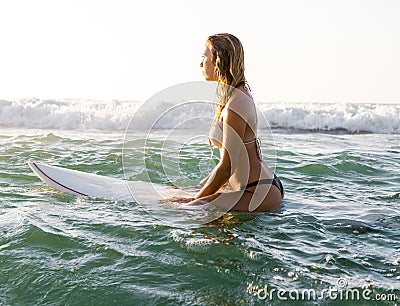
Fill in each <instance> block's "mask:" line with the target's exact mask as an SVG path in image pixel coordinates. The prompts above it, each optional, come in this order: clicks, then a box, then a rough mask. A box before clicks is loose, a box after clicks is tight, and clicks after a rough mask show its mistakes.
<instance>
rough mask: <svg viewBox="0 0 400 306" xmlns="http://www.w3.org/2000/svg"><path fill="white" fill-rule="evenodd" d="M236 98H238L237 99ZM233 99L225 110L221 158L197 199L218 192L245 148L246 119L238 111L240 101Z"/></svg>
mask: <svg viewBox="0 0 400 306" xmlns="http://www.w3.org/2000/svg"><path fill="white" fill-rule="evenodd" d="M235 100H236V99H235ZM235 100H231V101H230V102H229V103H228V104H227V105H226V111H225V112H223V114H222V116H223V137H222V147H221V150H220V152H221V159H220V161H219V163H218V164H217V165H216V166H215V168H214V169H213V170H212V172H211V173H210V175H209V176H208V177H207V180H206V182H205V184H204V186H203V187H202V188H201V190H200V191H199V192H198V193H197V194H196V196H195V199H198V198H201V197H204V196H207V195H211V194H214V193H216V192H217V191H218V190H219V189H220V188H221V187H222V186H223V185H224V184H225V183H226V182H227V181H228V180H229V178H230V177H231V175H232V174H233V172H234V171H235V169H236V165H237V162H238V160H239V155H240V152H241V150H242V149H243V146H244V144H243V136H244V132H245V129H246V121H245V120H244V119H243V118H242V117H241V116H240V115H239V113H238V112H237V111H236V109H237V107H236V103H240V102H241V99H237V100H238V101H235Z"/></svg>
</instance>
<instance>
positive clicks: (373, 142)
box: [0, 128, 400, 305]
mask: <svg viewBox="0 0 400 306" xmlns="http://www.w3.org/2000/svg"><path fill="white" fill-rule="evenodd" d="M159 133H161V134H162V131H161V132H159ZM175 133H179V131H175ZM185 133H187V132H185ZM261 136H262V135H261ZM136 137H137V139H136V140H135V141H137V143H136V144H137V146H138V151H137V153H135V151H131V156H129V164H128V165H125V168H124V164H123V160H124V158H123V155H122V144H123V138H124V135H123V133H121V132H96V131H83V132H76V131H71V132H68V131H57V130H55V131H52V132H49V131H45V130H34V129H10V128H3V129H2V130H1V131H0V141H1V144H2V147H1V151H0V152H1V153H0V154H1V155H0V194H1V203H0V272H1V273H0V305H288V304H290V305H292V304H293V305H396V304H399V301H400V293H399V284H400V266H399V264H400V212H399V205H400V167H399V162H400V157H399V156H400V155H399V154H400V135H396V134H350V133H339V132H336V133H313V132H309V133H301V132H289V131H282V130H276V131H274V133H273V137H274V144H273V146H274V152H276V160H275V159H273V158H272V157H271V160H273V161H274V162H276V168H275V171H276V173H277V175H278V176H279V177H280V178H281V180H282V182H283V184H284V186H285V190H286V197H285V199H284V201H283V205H282V208H281V209H280V210H279V211H277V212H273V213H257V214H256V213H227V214H225V215H224V216H223V217H221V218H219V219H218V220H215V221H212V222H210V223H208V224H204V225H199V226H198V227H192V228H180V227H176V226H174V225H173V224H171V225H168V224H165V222H164V223H160V222H158V221H157V220H156V219H154V218H153V217H152V216H151V214H149V213H148V212H147V211H146V210H145V209H143V207H141V206H140V205H139V204H137V203H135V202H118V201H105V200H101V199H91V198H78V197H75V196H71V195H67V194H62V193H59V192H57V191H55V190H53V189H51V188H50V187H48V186H47V185H45V184H44V183H42V182H41V181H40V180H39V179H38V178H37V177H36V176H35V175H34V174H33V173H32V171H31V170H30V169H29V167H28V165H27V161H28V160H29V159H33V160H36V161H41V162H45V163H48V164H53V165H58V166H66V167H69V168H72V169H77V170H81V171H86V172H91V173H97V174H100V175H106V176H111V177H118V178H124V170H125V171H127V173H129V178H130V179H133V180H140V179H144V180H145V179H146V178H148V177H149V178H150V179H151V180H153V181H155V182H158V183H165V184H170V183H171V175H169V178H168V180H167V178H166V176H165V173H164V172H163V171H165V170H163V168H162V167H160V161H161V156H162V157H163V163H164V164H165V165H169V167H170V168H171V169H172V168H173V167H174V164H176V165H179V169H180V171H178V172H177V174H176V177H172V180H173V181H174V182H179V183H180V184H183V185H184V184H190V183H192V182H193V181H196V180H198V179H200V178H201V176H202V175H204V173H203V170H204V169H205V168H207V167H208V166H209V165H203V166H202V160H204V159H207V158H208V159H209V156H210V149H209V147H208V143H207V140H206V139H204V141H203V142H200V141H199V142H198V143H194V144H192V145H185V146H184V148H183V149H182V144H180V143H179V135H177V136H176V139H175V141H172V142H170V143H169V146H168V148H166V147H165V146H164V144H163V142H162V141H161V140H159V139H157V137H156V138H154V139H150V142H147V143H146V145H147V146H149V145H150V144H151V148H149V149H148V150H147V162H146V163H145V166H146V169H143V167H142V165H141V163H140V162H139V160H140V154H141V153H140V149H141V146H143V144H144V142H143V141H141V140H143V139H145V138H146V137H147V135H144V134H143V135H142V134H140V133H139V132H138V133H137V135H136ZM132 144H133V143H131V145H132ZM271 145H272V144H271V143H268V141H267V142H262V150H263V152H264V154H265V155H268V154H269V152H270V151H271ZM150 149H151V150H150ZM176 151H180V152H181V154H180V157H181V158H180V159H179V161H177V160H176V158H175V153H176ZM135 154H138V155H137V160H138V163H137V164H135V157H136V156H135ZM125 158H126V157H125ZM268 158H269V157H268V156H266V159H267V160H268ZM202 169H203V170H202ZM144 171H145V172H146V175H144ZM179 173H181V174H182V173H185V175H184V176H183V178H182V176H179ZM125 174H126V173H125ZM147 175H148V177H147Z"/></svg>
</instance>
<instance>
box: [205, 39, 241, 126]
mask: <svg viewBox="0 0 400 306" xmlns="http://www.w3.org/2000/svg"><path fill="white" fill-rule="evenodd" d="M207 44H208V45H209V46H210V47H211V52H212V54H213V61H214V74H215V75H216V76H217V82H218V85H217V96H218V98H219V103H218V105H217V109H216V112H215V120H219V118H220V116H221V113H222V111H223V109H224V108H225V105H226V103H227V102H228V100H229V98H230V96H231V94H232V91H233V89H234V88H236V87H238V86H240V85H241V84H245V83H246V78H245V76H244V52H243V46H242V43H241V42H240V40H239V39H238V38H237V37H236V36H234V35H232V34H228V33H220V34H215V35H211V36H209V37H208V38H207Z"/></svg>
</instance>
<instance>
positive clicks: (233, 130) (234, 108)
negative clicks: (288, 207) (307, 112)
mask: <svg viewBox="0 0 400 306" xmlns="http://www.w3.org/2000/svg"><path fill="white" fill-rule="evenodd" d="M200 67H201V68H202V69H203V74H204V78H205V79H206V80H207V81H215V82H218V85H217V95H218V97H219V99H220V101H219V104H218V105H217V109H216V114H215V119H214V122H213V124H212V126H211V129H210V136H209V137H210V145H215V146H217V147H219V149H220V161H219V163H218V164H217V165H216V166H215V168H214V169H213V170H212V172H211V173H210V174H209V175H208V176H207V177H206V178H205V179H203V180H202V181H201V183H200V186H201V189H200V191H199V192H198V193H197V194H196V196H195V197H194V200H193V201H192V202H190V203H188V205H199V204H205V203H212V204H213V205H215V206H217V207H223V208H226V209H228V210H239V211H254V210H255V211H268V210H271V209H276V208H278V207H279V206H280V203H281V201H282V198H283V196H284V192H283V186H282V184H281V182H280V180H279V179H278V178H277V177H276V175H274V173H273V172H272V171H271V170H270V169H269V168H268V166H267V165H266V164H265V163H264V162H263V161H262V157H261V151H260V144H259V141H258V138H257V134H256V131H257V112H256V107H255V104H254V101H253V99H252V96H251V93H250V89H249V87H248V85H247V83H246V79H245V76H244V54H243V46H242V44H241V42H240V41H239V39H237V38H236V37H235V36H233V35H231V34H227V33H222V34H216V35H212V36H210V37H208V39H207V41H206V46H205V50H204V53H203V59H202V62H201V63H200ZM228 183H229V186H230V188H231V189H232V190H231V191H229V192H219V190H222V189H223V188H224V186H226V185H227V184H228Z"/></svg>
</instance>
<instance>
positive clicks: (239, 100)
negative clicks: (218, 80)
mask: <svg viewBox="0 0 400 306" xmlns="http://www.w3.org/2000/svg"><path fill="white" fill-rule="evenodd" d="M226 107H227V108H228V109H230V110H233V111H236V112H239V113H243V112H244V113H247V112H248V111H250V110H251V109H252V108H254V101H253V99H252V97H251V96H249V95H248V94H247V93H245V92H243V91H242V90H240V89H234V90H233V92H232V94H231V97H230V98H229V100H228V102H227V103H226Z"/></svg>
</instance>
